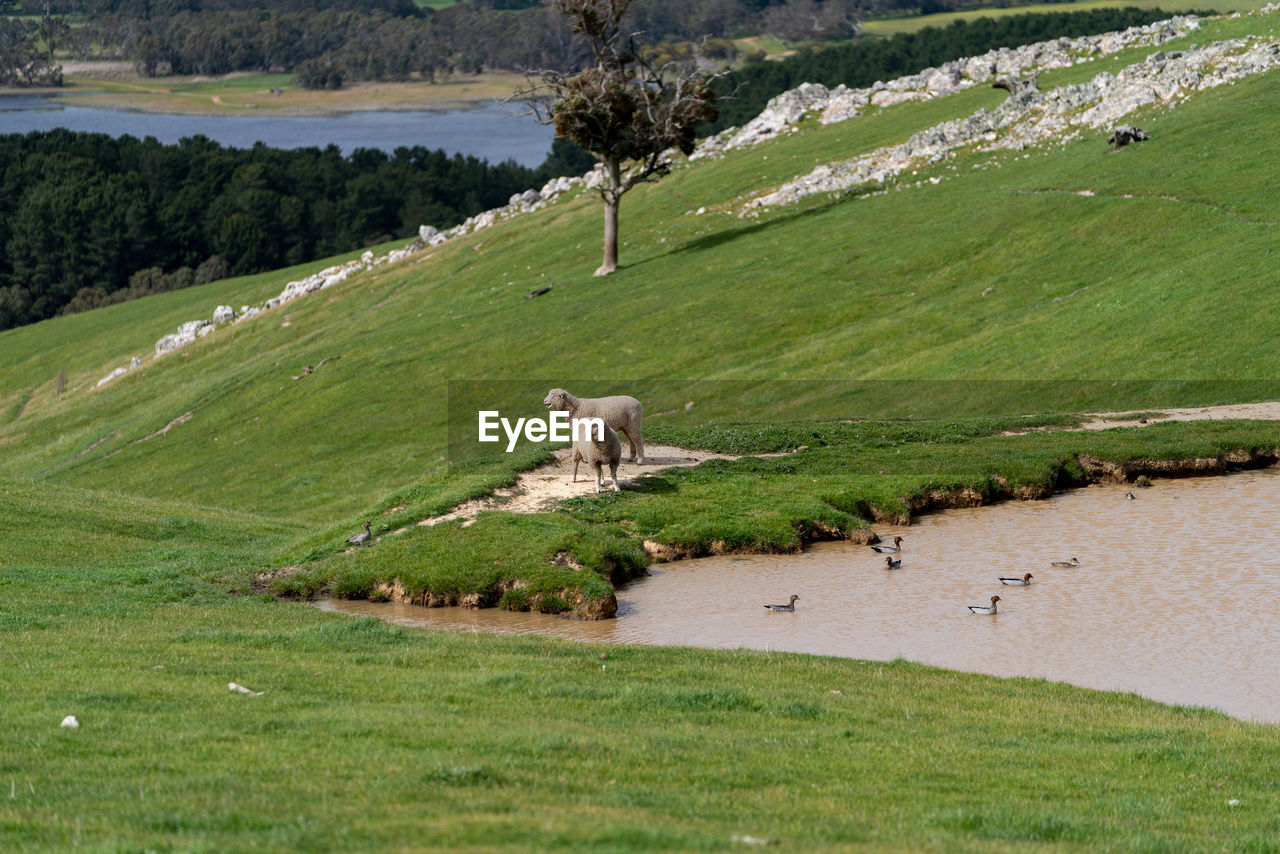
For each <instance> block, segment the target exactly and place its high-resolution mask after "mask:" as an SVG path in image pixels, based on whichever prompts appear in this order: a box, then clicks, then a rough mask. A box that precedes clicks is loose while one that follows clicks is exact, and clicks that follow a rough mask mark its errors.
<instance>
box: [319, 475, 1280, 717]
mask: <svg viewBox="0 0 1280 854" xmlns="http://www.w3.org/2000/svg"><path fill="white" fill-rule="evenodd" d="M1128 491H1130V489H1129V487H1125V486H1094V487H1089V488H1087V489H1082V490H1077V491H1074V492H1070V493H1066V494H1063V495H1059V496H1056V497H1054V498H1053V499H1051V500H1049V501H1040V502H1011V503H1006V504H1002V505H998V506H996V507H988V508H975V509H971V510H954V511H947V512H945V513H938V514H935V515H931V516H925V517H923V518H921V519H920V520H919V521H918V522H917V524H916V525H914V526H912V527H909V528H896V529H895V528H892V527H887V526H886V527H883V528H880V529H878V531H879V533H880V534H881V535H882V536H884V535H889V536H892V535H893V534H895V533H897V534H901V535H902V536H903V537H904V541H903V550H902V553H901V555H897V556H900V557H901V558H902V560H903V565H902V568H901V569H898V570H894V571H892V572H890V571H887V570H886V569H885V568H884V557H883V556H882V555H877V554H875V553H874V552H872V551H871V550H870V549H869V548H867V547H865V546H853V545H849V544H845V543H819V544H817V545H815V546H814V547H813V548H811V549H809V550H807V551H805V553H804V554H801V555H780V556H773V555H770V556H752V557H719V558H706V559H703V560H696V561H687V562H683V563H674V564H667V565H661V566H657V567H655V568H654V571H653V574H652V575H651V576H650V577H649V578H646V579H642V580H640V581H638V582H636V583H635V584H632V585H630V586H629V587H628V588H626V589H625V590H622V591H620V592H619V596H618V599H619V612H618V613H619V616H618V619H617V620H610V621H603V622H596V623H580V622H573V621H568V620H560V619H555V618H549V617H543V616H540V615H530V614H510V613H503V612H497V611H474V610H465V609H456V608H448V609H445V608H439V609H428V608H418V607H414V606H408V605H394V604H375V603H368V602H333V603H326V604H324V605H323V606H322V607H326V608H328V609H332V610H341V611H344V612H350V613H365V614H375V615H377V616H380V617H384V618H387V619H392V620H395V621H397V622H401V623H404V624H406V625H415V626H425V627H430V628H449V629H464V630H474V631H488V632H503V633H528V632H534V633H538V634H546V635H554V636H556V637H563V638H570V639H574V640H582V641H607V642H613V643H643V644H679V645H687V646H701V647H718V648H737V647H748V648H754V649H773V650H788V651H794V652H807V653H818V654H823V655H837V656H846V657H852V658H865V659H881V660H886V659H892V658H896V657H902V658H906V659H910V660H913V661H920V662H924V663H928V664H934V665H938V666H942V667H948V668H952V669H956V670H968V671H975V672H981V673H990V674H994V675H999V676H1032V677H1045V678H1048V679H1055V680H1061V681H1066V682H1071V683H1073V684H1076V685H1083V686H1086V687H1092V688H1102V689H1117V690H1124V691H1135V692H1137V693H1140V694H1143V695H1145V696H1148V697H1151V698H1154V699H1157V700H1161V701H1165V702H1172V703H1181V704H1188V705H1205V706H1213V707H1216V708H1219V709H1222V710H1224V711H1226V712H1228V713H1230V714H1233V715H1236V716H1238V717H1242V718H1247V719H1257V720H1265V721H1272V722H1280V670H1278V669H1277V668H1276V667H1275V664H1274V662H1275V661H1276V660H1277V657H1280V587H1278V585H1277V582H1280V527H1277V526H1276V525H1274V524H1273V521H1272V517H1273V516H1274V515H1275V513H1276V510H1277V508H1280V471H1278V470H1266V471H1260V472H1250V473H1243V474H1236V475H1231V476H1229V477H1214V478H1196V479H1186V480H1173V481H1156V485H1155V486H1154V487H1153V488H1151V489H1145V490H1136V491H1135V494H1136V495H1137V496H1138V498H1137V500H1134V501H1129V500H1125V498H1124V495H1125V493H1126V492H1128ZM1073 555H1074V556H1077V557H1079V559H1080V566H1079V567H1077V568H1053V567H1051V566H1050V565H1049V564H1050V561H1052V560H1057V559H1064V558H1069V557H1071V556H1073ZM1025 572H1032V573H1033V574H1034V575H1035V579H1034V581H1033V583H1032V584H1031V585H1030V586H1028V587H1002V586H1001V584H1000V582H999V580H998V579H999V577H1000V576H1013V575H1018V576H1020V575H1022V574H1023V573H1025ZM793 593H794V594H798V595H799V596H800V601H799V602H797V603H796V611H795V613H793V614H792V613H770V612H768V611H766V610H765V609H764V608H763V607H762V606H763V605H764V604H765V603H766V602H785V601H786V599H787V597H788V596H789V595H790V594H793ZM992 595H999V596H1001V599H1002V601H1001V603H1000V610H999V613H998V614H996V615H995V616H977V615H973V614H970V613H969V611H968V609H967V607H966V606H968V605H971V604H986V603H987V602H988V601H989V600H990V597H991V596H992Z"/></svg>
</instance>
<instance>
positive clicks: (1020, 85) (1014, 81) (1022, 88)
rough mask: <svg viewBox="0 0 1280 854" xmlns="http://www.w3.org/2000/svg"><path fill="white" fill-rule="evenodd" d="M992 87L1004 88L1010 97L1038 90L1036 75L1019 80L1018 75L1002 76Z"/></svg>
mask: <svg viewBox="0 0 1280 854" xmlns="http://www.w3.org/2000/svg"><path fill="white" fill-rule="evenodd" d="M991 88H992V89H1004V90H1005V91H1006V92H1008V93H1009V97H1011V98H1016V97H1018V96H1019V95H1022V94H1025V93H1027V92H1037V91H1039V89H1038V88H1037V86H1036V78H1035V75H1032V76H1031V77H1027V78H1024V79H1022V80H1019V79H1018V78H1016V77H1000V78H997V80H996V82H994V83H992V84H991Z"/></svg>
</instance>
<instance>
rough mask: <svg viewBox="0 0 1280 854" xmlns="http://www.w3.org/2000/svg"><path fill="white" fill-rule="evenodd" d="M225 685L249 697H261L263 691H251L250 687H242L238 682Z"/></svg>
mask: <svg viewBox="0 0 1280 854" xmlns="http://www.w3.org/2000/svg"><path fill="white" fill-rule="evenodd" d="M227 687H228V688H230V689H231V690H232V691H234V692H236V693H237V694H247V695H249V696H250V697H261V696H262V695H263V693H264V692H263V691H251V690H250V689H248V688H246V687H244V686H243V685H241V684H240V683H238V682H231V683H229V684H228V685H227Z"/></svg>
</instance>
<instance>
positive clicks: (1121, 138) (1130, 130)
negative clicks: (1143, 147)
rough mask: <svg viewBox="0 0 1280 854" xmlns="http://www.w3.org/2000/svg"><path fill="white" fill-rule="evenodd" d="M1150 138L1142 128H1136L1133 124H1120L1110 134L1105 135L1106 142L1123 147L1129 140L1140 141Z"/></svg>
mask: <svg viewBox="0 0 1280 854" xmlns="http://www.w3.org/2000/svg"><path fill="white" fill-rule="evenodd" d="M1150 138H1151V137H1149V136H1147V132H1146V131H1144V130H1143V129H1142V128H1137V127H1134V126H1133V125H1120V127H1118V128H1116V129H1115V130H1113V131H1112V132H1111V136H1109V137H1107V144H1108V145H1114V146H1115V147H1116V148H1124V147H1125V146H1126V145H1128V144H1129V143H1131V142H1141V141H1143V140H1147V139H1150ZM1112 150H1115V149H1112Z"/></svg>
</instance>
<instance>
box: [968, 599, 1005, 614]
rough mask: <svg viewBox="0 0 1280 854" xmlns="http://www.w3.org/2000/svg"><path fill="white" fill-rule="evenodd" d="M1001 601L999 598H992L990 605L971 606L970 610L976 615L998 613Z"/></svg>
mask: <svg viewBox="0 0 1280 854" xmlns="http://www.w3.org/2000/svg"><path fill="white" fill-rule="evenodd" d="M999 601H1000V597H999V596H992V597H991V604H990V605H970V606H969V610H970V611H972V612H973V613H975V614H994V613H995V612H996V603H997V602H999Z"/></svg>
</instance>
